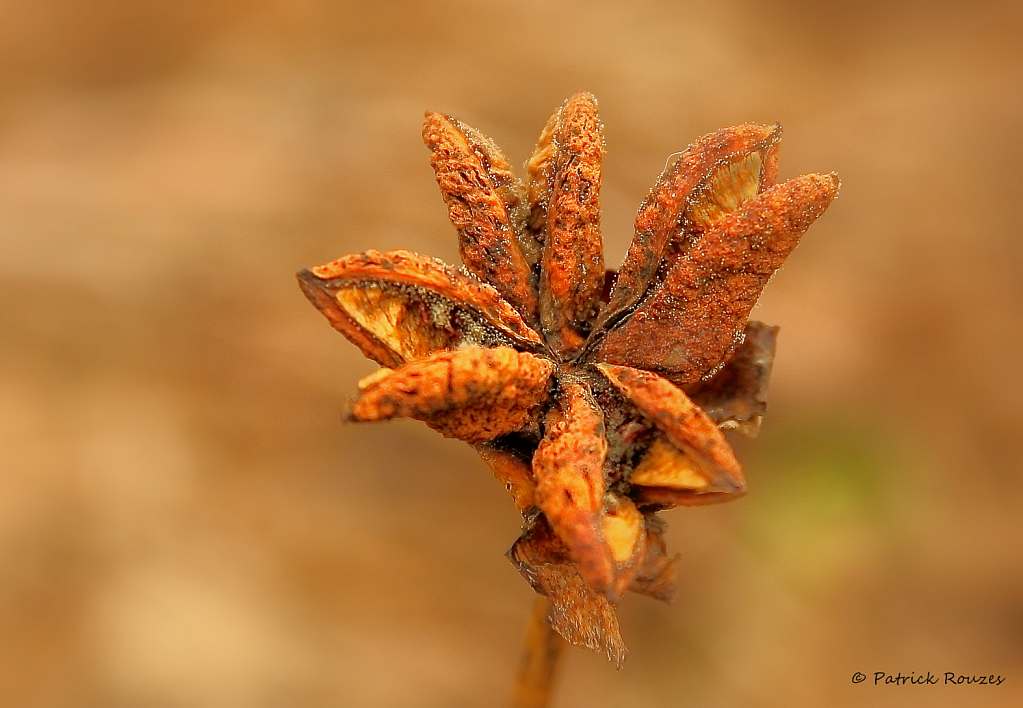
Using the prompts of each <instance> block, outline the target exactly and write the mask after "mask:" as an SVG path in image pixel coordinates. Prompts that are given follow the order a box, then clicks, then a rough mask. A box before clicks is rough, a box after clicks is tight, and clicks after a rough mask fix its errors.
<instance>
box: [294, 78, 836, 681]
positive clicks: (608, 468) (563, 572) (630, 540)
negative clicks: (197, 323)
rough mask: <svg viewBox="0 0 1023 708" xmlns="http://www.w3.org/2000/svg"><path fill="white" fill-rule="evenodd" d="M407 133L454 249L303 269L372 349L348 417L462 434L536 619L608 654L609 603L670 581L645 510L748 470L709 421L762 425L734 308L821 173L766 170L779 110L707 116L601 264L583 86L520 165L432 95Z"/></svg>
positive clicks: (591, 135) (342, 327)
mask: <svg viewBox="0 0 1023 708" xmlns="http://www.w3.org/2000/svg"><path fill="white" fill-rule="evenodd" d="M423 137H424V140H425V142H426V144H427V147H428V148H429V149H430V154H431V164H432V165H433V168H434V171H435V173H436V176H437V182H438V184H439V185H440V188H441V194H442V196H443V198H444V201H445V203H446V204H447V207H448V216H449V217H450V219H451V222H452V223H453V225H454V226H455V229H456V230H457V232H458V237H459V251H460V254H461V258H462V263H463V265H464V268H465V271H464V272H459V271H458V270H456V269H454V268H451V267H450V266H447V265H445V264H443V263H441V262H440V261H437V260H434V259H432V258H427V257H425V256H420V255H418V254H415V253H410V252H408V251H400V250H399V251H390V252H378V251H367V252H366V253H362V254H351V255H348V256H343V257H341V258H339V259H337V260H335V261H332V262H330V263H327V264H325V265H322V266H316V267H315V268H311V269H308V270H303V271H301V272H300V273H299V274H298V278H299V283H300V285H301V287H302V290H303V291H304V292H305V294H306V296H307V297H308V298H309V299H310V300H311V301H312V303H313V304H314V305H315V306H316V307H317V308H318V309H319V310H320V311H321V312H323V314H324V315H326V317H327V319H328V320H329V321H330V323H331V324H332V325H333V326H334V327H335V328H336V329H337V330H338V331H340V332H341V333H342V334H343V335H344V336H345V337H347V338H348V339H349V340H350V341H351V342H352V343H354V344H355V345H356V346H358V347H359V348H360V349H361V350H362V352H363V353H364V354H365V355H366V356H367V357H369V358H370V359H372V360H374V361H376V362H377V363H378V364H380V365H381V367H383V368H381V369H380V370H378V371H377V372H375V373H374V374H371V375H370V376H368V377H365V378H364V379H363V380H362V381H360V382H359V386H358V391H357V393H356V394H355V396H354V397H353V399H352V400H351V402H350V404H349V409H348V413H347V417H348V419H349V420H353V421H375V420H385V419H388V418H394V417H411V418H416V419H418V420H422V421H424V422H426V423H427V424H428V425H430V426H431V427H433V428H434V429H436V430H438V431H440V432H441V433H443V434H444V435H447V436H450V437H454V438H458V439H460V440H464V441H466V442H468V443H471V444H472V445H473V446H474V448H475V449H476V450H477V452H478V453H479V454H480V456H481V457H482V458H483V460H484V461H485V462H486V463H487V465H488V466H489V467H490V468H491V470H492V471H493V473H494V475H495V477H497V479H498V480H499V481H500V482H501V484H503V485H504V486H505V488H506V489H507V490H508V491H509V493H510V494H511V495H512V498H513V500H514V502H515V505H516V508H517V509H518V510H519V511H520V512H521V513H522V514H523V517H524V527H523V532H522V535H521V537H520V538H519V540H518V541H516V543H515V544H514V545H513V546H512V548H511V550H510V551H509V552H508V556H509V558H510V559H511V560H512V562H513V563H514V564H515V566H516V568H518V569H519V571H520V572H521V573H522V574H523V575H524V576H525V577H526V579H527V580H528V581H529V582H530V584H531V585H532V587H533V588H534V589H535V590H536V591H537V592H538V593H541V594H543V595H546V596H547V597H548V598H549V600H550V602H551V606H552V608H553V610H552V611H553V614H552V618H551V622H552V626H553V627H554V628H555V629H556V630H557V631H558V632H559V633H560V634H561V635H562V636H564V637H565V638H566V639H567V640H568V641H570V642H572V643H574V644H578V645H580V646H585V647H589V648H591V649H595V650H598V651H601V652H603V653H604V654H606V655H607V656H608V658H609V659H611V660H613V661H615V662H616V663H618V664H620V663H621V662H622V661H623V660H624V658H625V655H626V650H625V645H624V642H623V641H622V638H621V635H620V631H619V627H618V621H617V619H616V617H615V611H614V605H615V604H616V603H617V602H618V601H619V600H620V599H621V597H622V595H623V594H624V593H625V591H626V590H632V591H634V592H637V593H640V594H644V595H648V596H650V597H654V598H657V599H659V600H663V601H665V602H668V601H670V600H671V599H672V597H674V595H675V592H676V586H675V568H676V559H675V558H672V557H669V556H668V554H667V550H666V544H665V538H664V528H665V527H664V523H663V522H662V521H661V520H660V519H659V518H658V517H657V516H656V514H657V512H659V511H661V510H663V509H667V508H671V507H675V506H691V505H696V504H709V503H715V502H720V501H726V500H729V499H734V498H736V497H739V496H741V495H743V494H745V492H746V481H745V478H744V476H743V473H742V469H741V467H740V465H739V462H738V460H736V458H735V455H734V454H733V453H732V449H731V447H730V446H729V444H728V442H727V440H726V439H725V437H724V435H723V434H722V430H727V429H734V430H737V431H739V432H741V433H743V434H745V435H748V436H754V435H756V433H757V431H758V430H759V426H760V422H761V419H762V417H763V415H764V413H765V411H766V409H767V382H768V379H769V377H770V373H771V362H772V360H773V357H774V348H775V339H776V336H777V328H776V327H770V326H768V325H764V324H762V323H760V322H751V321H748V318H749V313H750V311H751V309H752V308H753V306H754V305H755V304H756V301H757V298H758V297H759V295H760V292H761V290H762V289H763V288H764V286H765V285H766V284H767V281H768V280H769V279H770V277H771V275H772V274H773V273H774V272H775V271H776V270H777V269H778V267H779V266H780V265H781V264H782V262H783V261H784V260H785V258H786V257H787V256H788V255H789V254H790V253H791V252H792V250H793V249H794V248H795V246H796V244H797V243H798V242H799V239H800V238H801V237H802V235H803V233H804V232H805V231H806V230H807V228H809V226H810V225H811V224H812V223H813V222H814V221H815V220H816V219H817V217H819V216H820V215H821V214H822V213H823V211H824V210H825V209H826V208H827V206H828V205H829V204H830V203H831V201H832V200H833V199H834V198H835V196H836V194H837V193H838V187H839V182H838V178H837V177H836V176H835V175H833V174H831V175H827V174H807V175H803V176H801V177H796V178H794V179H791V180H788V181H787V182H782V183H780V184H776V179H777V172H778V145H779V140H780V137H781V128H780V127H778V126H764V125H755V124H745V125H739V126H735V127H732V128H725V129H722V130H719V131H716V132H714V133H711V134H709V135H706V136H704V137H702V138H700V139H698V140H696V141H695V142H694V143H692V144H691V145H690V146H689V147H688V148H687V149H686V150H685V151H684V152H683V153H681V155H680V156H679V157H678V158H677V159H676V160H674V161H673V162H672V163H671V164H670V165H669V166H668V168H667V169H666V170H665V172H664V173H663V174H662V175H661V177H660V178H659V179H658V180H657V183H656V184H655V185H654V187H653V188H652V189H651V191H650V193H649V194H648V195H647V198H646V200H645V201H644V202H643V204H642V206H641V207H640V209H639V213H638V214H637V217H636V232H635V236H634V238H633V242H632V245H631V247H630V248H629V251H628V253H627V255H626V257H625V261H624V263H623V265H622V267H621V270H620V271H619V272H617V273H615V272H608V273H607V274H605V270H604V260H603V247H602V243H601V235H600V223H599V221H600V205H599V200H600V169H601V159H602V157H603V154H604V142H603V132H602V126H601V124H600V120H599V118H598V116H597V104H596V100H595V99H594V98H593V96H591V95H590V94H587V93H580V94H577V95H575V96H572V97H571V98H569V99H568V100H567V101H566V102H565V103H564V104H563V105H562V106H561V107H559V108H558V109H557V110H556V111H555V112H554V114H553V115H552V116H551V118H550V120H549V121H548V122H547V125H546V126H545V127H544V129H543V132H542V133H541V134H540V138H539V140H538V143H537V147H536V150H535V151H534V152H533V155H532V157H530V159H529V160H528V162H527V163H526V170H525V174H526V180H525V182H524V183H523V182H522V181H520V180H519V179H518V178H516V177H515V175H514V173H513V172H512V170H511V168H510V166H509V163H508V160H507V159H506V158H505V157H504V155H503V154H502V153H501V151H500V150H498V148H497V146H496V145H494V143H493V142H492V141H491V140H490V139H489V138H487V137H486V136H484V135H483V134H482V133H480V132H479V131H477V130H475V129H473V128H471V127H469V126H467V125H465V124H464V123H461V122H460V121H458V120H456V119H454V118H451V117H450V116H445V115H442V114H439V113H427V116H426V122H425V126H424V129H423Z"/></svg>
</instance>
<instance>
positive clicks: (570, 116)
mask: <svg viewBox="0 0 1023 708" xmlns="http://www.w3.org/2000/svg"><path fill="white" fill-rule="evenodd" d="M544 134H545V136H549V138H548V139H549V141H550V142H549V147H548V146H547V145H545V146H544V147H543V148H541V149H540V150H539V152H540V156H538V157H537V158H536V160H537V164H536V166H535V167H534V169H535V170H536V175H535V176H536V178H538V179H544V180H546V186H545V187H544V188H543V189H540V188H537V187H534V188H531V192H539V194H540V195H541V198H542V199H543V200H544V202H545V204H546V206H545V219H544V224H543V232H542V236H541V240H542V242H543V258H542V260H541V261H540V286H539V287H540V325H541V327H542V329H543V332H544V335H545V336H546V338H547V342H548V344H549V345H550V347H551V348H552V349H553V350H554V351H555V352H556V353H559V354H569V353H572V352H574V351H576V350H577V349H579V347H581V346H582V344H583V342H584V341H585V336H584V335H585V331H586V327H585V326H586V325H587V324H588V323H589V322H590V320H591V319H592V317H593V315H594V314H595V312H596V308H597V304H598V302H599V298H600V293H601V290H602V289H603V286H604V247H603V242H602V241H601V238H600V163H601V160H602V158H603V156H604V138H603V129H602V127H601V125H600V119H599V118H598V117H597V104H596V100H595V99H594V98H593V96H592V95H590V94H588V93H579V94H576V95H575V96H573V97H572V98H570V99H568V101H566V102H565V105H563V106H562V107H561V108H560V109H559V110H558V111H557V112H556V113H555V118H554V119H553V124H548V129H545V131H544ZM541 138H542V139H543V138H544V136H541ZM548 153H549V154H548ZM535 210H536V207H535V206H534V211H535Z"/></svg>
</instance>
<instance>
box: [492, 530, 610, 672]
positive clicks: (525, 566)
mask: <svg viewBox="0 0 1023 708" xmlns="http://www.w3.org/2000/svg"><path fill="white" fill-rule="evenodd" d="M508 559H509V560H510V561H511V562H512V564H513V565H514V566H515V567H516V568H517V569H518V571H519V573H521V574H522V576H523V577H524V578H525V579H526V580H527V581H528V582H529V584H530V585H531V586H532V587H533V589H534V590H536V592H538V593H540V594H541V595H544V596H546V597H547V599H548V600H550V602H551V610H552V612H551V626H552V627H553V628H554V630H555V631H556V632H557V633H558V634H560V635H561V636H562V637H564V638H565V639H566V640H567V641H569V642H571V643H572V644H575V645H576V646H582V647H586V648H587V649H592V650H593V651H599V652H601V653H602V654H604V655H605V656H607V658H608V659H609V660H611V661H613V662H614V663H615V664H616V665H617V666H621V665H622V663H624V661H625V657H626V656H628V650H626V648H625V642H623V641H622V635H621V630H619V628H618V618H617V617H616V616H615V611H614V606H613V605H612V604H611V603H610V602H608V600H607V598H606V597H604V595H603V594H601V593H598V592H596V591H595V590H594V589H593V587H592V586H591V585H590V584H589V583H588V582H587V581H586V580H584V579H583V577H582V575H580V574H579V569H578V567H577V566H576V563H575V561H574V560H573V558H572V555H571V554H570V553H569V551H568V549H567V548H566V547H565V545H564V543H563V542H562V541H561V539H560V538H559V537H558V536H557V534H555V533H554V532H553V531H552V530H551V528H550V526H549V525H548V524H547V521H546V519H544V517H543V516H536V517H534V518H533V519H532V520H531V521H530V522H529V523H528V525H527V527H526V530H525V531H524V532H523V533H522V536H521V537H519V540H517V541H516V542H515V545H514V546H512V547H511V550H509V551H508Z"/></svg>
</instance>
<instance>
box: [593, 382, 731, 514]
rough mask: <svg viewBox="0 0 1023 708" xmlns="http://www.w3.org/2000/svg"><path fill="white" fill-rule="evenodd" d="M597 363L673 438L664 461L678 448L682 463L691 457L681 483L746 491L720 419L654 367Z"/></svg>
mask: <svg viewBox="0 0 1023 708" xmlns="http://www.w3.org/2000/svg"><path fill="white" fill-rule="evenodd" d="M597 368H598V369H599V370H600V372H601V373H602V374H604V376H606V377H607V378H608V380H609V381H610V382H611V383H612V384H613V385H614V386H615V387H616V388H617V389H618V390H619V391H620V392H621V394H622V396H624V397H625V398H626V399H628V401H629V402H630V403H632V404H633V405H635V406H636V408H637V409H639V411H640V412H641V413H642V414H643V415H644V416H646V417H647V418H648V419H649V420H650V421H651V422H652V423H653V424H654V425H656V426H657V428H658V429H659V430H660V431H661V432H662V433H663V434H664V438H665V439H666V440H667V442H668V443H670V446H668V447H667V448H666V449H665V450H664V451H663V453H662V455H663V457H664V463H663V465H659V467H663V466H665V465H669V466H670V465H672V463H671V462H670V459H671V458H670V454H671V452H672V450H675V451H677V452H678V453H680V455H679V459H678V461H677V464H678V465H682V464H683V463H687V466H686V467H685V468H683V469H680V471H679V478H680V479H682V480H685V482H684V483H680V484H679V488H680V489H683V490H688V489H692V490H693V492H694V493H696V494H702V493H725V494H732V495H740V494H743V493H745V490H746V482H745V479H744V478H743V474H742V468H741V467H740V466H739V461H738V460H736V459H735V455H734V454H733V453H732V448H731V446H729V444H728V441H726V440H725V437H724V435H723V434H722V433H721V431H720V430H719V429H718V427H717V425H715V424H714V421H712V420H711V419H710V417H709V416H708V415H707V414H706V413H704V412H703V411H702V410H701V409H700V408H699V407H698V406H697V405H696V404H695V403H693V402H692V401H691V400H690V399H689V397H688V396H686V394H685V393H683V391H682V390H681V389H679V388H678V387H677V386H675V385H674V384H672V383H671V382H670V381H667V380H665V379H663V378H661V377H660V376H658V375H657V374H654V373H652V372H649V371H641V370H639V369H634V368H631V367H627V366H614V365H611V364H599V365H598V366H597ZM640 471H643V470H642V468H641V469H640ZM647 471H648V472H652V471H653V470H652V469H651V470H647ZM694 476H695V477H698V478H702V480H703V483H702V484H700V483H696V484H694V482H693V481H692V477H694ZM643 486H661V485H649V484H645V485H643Z"/></svg>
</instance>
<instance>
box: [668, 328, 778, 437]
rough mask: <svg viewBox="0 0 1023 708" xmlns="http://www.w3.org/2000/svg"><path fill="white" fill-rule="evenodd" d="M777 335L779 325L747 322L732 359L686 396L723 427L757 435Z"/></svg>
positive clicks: (753, 435) (692, 385)
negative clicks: (740, 342) (740, 341)
mask: <svg viewBox="0 0 1023 708" xmlns="http://www.w3.org/2000/svg"><path fill="white" fill-rule="evenodd" d="M777 337H778V328H777V327H772V326H770V325H765V324H764V323H763V322H755V321H751V322H747V323H746V330H745V332H743V340H742V344H740V345H739V347H738V348H737V349H736V350H735V353H734V354H733V355H732V358H731V359H729V360H728V362H727V363H726V364H725V365H724V366H723V367H722V368H721V370H720V371H718V372H717V373H716V374H714V376H712V377H711V378H709V379H705V380H703V381H698V382H696V383H695V384H691V385H690V386H688V387H686V389H685V392H686V395H688V396H689V398H691V399H692V401H693V403H695V404H696V405H698V406H699V407H700V408H702V409H703V410H704V412H705V413H706V414H707V415H708V416H710V419H711V420H713V421H714V422H715V423H717V424H718V426H719V427H721V428H722V429H724V430H735V431H737V432H738V433H740V434H741V435H744V436H746V437H748V438H755V437H756V436H757V433H758V432H760V421H761V419H762V418H763V416H764V413H766V412H767V383H768V381H770V379H771V366H772V364H773V363H774V347H775V340H776V339H777ZM666 378H669V379H670V377H666Z"/></svg>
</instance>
